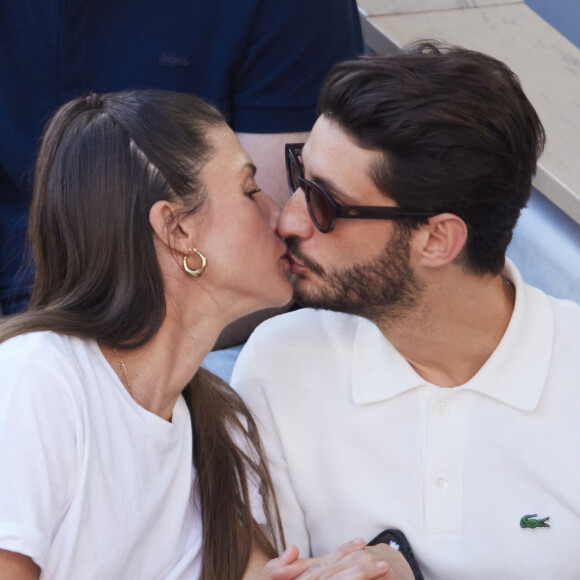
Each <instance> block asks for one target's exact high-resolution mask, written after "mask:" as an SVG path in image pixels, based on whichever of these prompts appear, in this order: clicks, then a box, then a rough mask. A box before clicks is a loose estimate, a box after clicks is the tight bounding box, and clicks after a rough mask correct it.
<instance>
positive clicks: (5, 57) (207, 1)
mask: <svg viewBox="0 0 580 580" xmlns="http://www.w3.org/2000/svg"><path fill="white" fill-rule="evenodd" d="M360 52H362V39H361V32H360V24H359V18H358V11H357V7H356V2H355V0H99V1H98V2H97V1H91V0H17V1H6V2H0V301H1V304H2V308H3V310H4V311H5V312H10V311H13V310H15V309H16V308H18V306H22V305H23V304H24V303H25V302H26V296H27V294H28V293H29V291H30V287H31V273H30V270H28V271H27V272H25V274H24V275H23V277H22V278H21V279H20V280H18V279H16V280H15V273H16V270H17V269H18V267H19V265H20V262H21V258H22V255H23V250H24V232H25V228H26V221H27V220H26V216H27V211H28V206H29V203H30V191H31V182H32V173H33V165H34V159H35V156H36V153H37V150H38V143H39V139H40V135H41V132H42V128H43V126H44V124H45V123H46V121H47V120H48V119H49V117H50V116H51V115H52V114H53V113H54V112H55V110H56V109H57V108H58V107H59V106H60V105H61V104H62V103H64V102H66V101H68V100H70V99H72V98H74V97H77V96H79V95H82V94H86V93H88V91H90V90H92V91H95V92H99V93H100V92H107V91H117V90H122V89H129V88H162V89H168V90H175V91H182V92H190V93H194V94H197V95H199V96H202V97H204V98H205V99H207V100H209V101H210V102H212V103H214V104H215V105H217V106H218V107H219V108H220V109H221V110H222V111H223V112H224V113H225V115H226V117H227V119H228V121H229V122H230V124H231V126H232V128H233V129H234V130H235V131H241V132H249V133H280V132H290V131H306V130H309V129H310V127H311V126H312V124H313V122H314V120H315V116H316V99H317V96H318V92H319V89H320V85H321V83H322V80H323V78H324V75H325V74H326V72H327V71H328V69H329V68H330V66H331V65H332V64H334V63H335V62H337V61H339V60H343V59H345V58H349V57H351V56H353V55H355V54H357V53H360ZM14 300H16V304H13V305H11V304H10V302H11V301H14Z"/></svg>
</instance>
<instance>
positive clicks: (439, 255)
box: [415, 213, 467, 268]
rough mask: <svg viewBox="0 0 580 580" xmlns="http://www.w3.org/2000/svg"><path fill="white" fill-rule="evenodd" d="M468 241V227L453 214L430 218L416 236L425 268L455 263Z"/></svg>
mask: <svg viewBox="0 0 580 580" xmlns="http://www.w3.org/2000/svg"><path fill="white" fill-rule="evenodd" d="M466 241H467V225H466V224H465V222H464V221H463V220H462V219H461V218H460V217H458V216H456V215H454V214H452V213H441V214H437V215H436V216H433V217H431V218H429V223H428V224H426V225H424V226H422V227H421V229H420V232H419V235H418V236H416V243H417V244H418V246H415V248H416V250H417V251H418V253H419V259H420V261H421V263H422V265H423V266H427V267H431V268H436V267H439V266H444V265H446V264H449V263H451V262H453V261H454V260H455V259H456V258H457V257H458V256H459V254H461V252H462V250H463V248H464V246H465V242H466Z"/></svg>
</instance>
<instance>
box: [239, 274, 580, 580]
mask: <svg viewBox="0 0 580 580" xmlns="http://www.w3.org/2000/svg"><path fill="white" fill-rule="evenodd" d="M505 274H506V276H507V277H508V278H509V279H510V280H512V281H513V282H514V284H515V287H516V304H515V308H514V312H513V315H512V318H511V321H510V324H509V326H508V328H507V330H506V332H505V334H504V336H503V338H502V340H501V342H500V344H499V345H498V347H497V348H496V350H495V351H494V352H493V354H492V355H491V356H490V358H489V359H488V360H487V361H486V363H485V364H484V365H483V367H482V368H481V369H480V370H479V371H478V372H477V373H476V375H475V376H474V377H473V378H472V379H470V380H469V381H468V382H467V383H465V384H464V385H461V386H458V387H455V388H452V389H447V388H441V387H438V386H436V385H434V384H431V383H428V382H426V381H425V379H423V378H422V377H421V376H420V375H419V374H417V373H416V372H415V370H414V369H413V367H412V366H411V365H410V364H409V363H408V362H407V361H406V360H405V359H404V357H403V356H401V354H400V353H398V352H397V351H396V349H395V348H394V347H393V346H392V345H391V344H390V343H389V342H388V341H387V340H386V339H385V337H384V336H383V334H382V333H381V332H380V330H379V329H378V328H377V327H376V326H375V325H374V324H372V323H371V322H369V321H368V320H366V319H364V318H359V317H356V316H349V315H346V314H339V313H335V312H328V311H322V310H320V311H313V310H308V309H305V310H299V311H297V312H293V313H290V314H284V315H282V316H278V317H276V318H274V319H271V320H269V321H267V322H265V323H264V324H262V325H261V326H260V327H259V328H258V329H257V330H256V331H255V332H254V334H253V335H252V337H251V338H250V340H249V341H248V343H247V345H246V347H245V348H244V350H243V351H242V353H241V355H240V358H239V359H238V363H237V365H236V368H235V370H234V374H233V378H232V385H233V386H234V388H236V389H237V390H238V391H239V392H240V394H241V395H242V396H243V398H244V399H245V401H246V403H247V404H248V406H249V407H250V410H251V411H252V412H253V414H254V416H255V418H256V422H257V425H258V428H259V429H260V434H261V436H262V440H263V442H264V446H265V449H266V453H267V455H268V458H269V460H270V464H271V469H272V477H273V480H274V486H275V488H276V494H277V498H278V501H279V506H280V511H281V515H282V521H283V524H284V531H285V535H286V540H287V542H289V543H295V544H297V545H298V546H299V548H300V549H301V552H302V554H303V555H308V553H309V552H311V553H313V554H320V553H323V552H326V551H328V550H330V549H332V548H334V547H336V546H337V545H338V544H340V543H342V542H345V541H347V540H349V539H352V538H355V537H359V536H360V537H364V538H366V539H367V540H370V539H371V538H372V537H374V536H375V535H376V534H378V533H379V532H380V531H382V530H383V529H385V528H399V529H401V530H402V531H403V532H404V533H405V534H406V535H407V537H408V538H409V541H410V543H411V545H412V547H413V551H414V553H415V555H416V556H417V559H418V561H419V564H420V566H421V569H422V571H423V574H424V576H425V578H426V579H427V580H476V579H477V580H480V579H481V580H484V579H485V580H488V579H490V578H494V579H499V578H501V579H509V580H528V579H530V578H542V579H550V580H556V579H557V580H578V578H580V555H579V546H580V493H579V490H580V306H578V305H577V304H574V303H572V302H568V301H562V300H555V299H553V298H550V297H548V296H546V295H545V294H543V293H542V292H541V291H539V290H537V289H535V288H532V287H531V286H528V285H526V284H524V282H523V281H522V279H521V277H520V275H519V273H518V271H517V270H516V269H515V267H513V266H512V265H510V264H508V267H507V268H506V273H505ZM546 518H549V519H546ZM543 520H544V521H543Z"/></svg>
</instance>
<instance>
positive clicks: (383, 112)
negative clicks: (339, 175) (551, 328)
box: [318, 41, 545, 274]
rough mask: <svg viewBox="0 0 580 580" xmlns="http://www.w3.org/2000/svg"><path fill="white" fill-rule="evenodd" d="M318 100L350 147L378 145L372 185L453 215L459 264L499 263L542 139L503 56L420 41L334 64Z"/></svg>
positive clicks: (481, 267)
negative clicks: (460, 230) (460, 223)
mask: <svg viewBox="0 0 580 580" xmlns="http://www.w3.org/2000/svg"><path fill="white" fill-rule="evenodd" d="M318 108H319V111H320V113H321V114H322V115H324V116H326V117H327V118H329V119H332V120H334V121H335V122H337V123H338V124H339V126H340V127H342V129H343V130H344V131H345V132H346V133H347V134H348V135H350V137H351V138H352V139H353V140H354V141H355V142H356V143H357V144H358V145H359V146H361V147H363V148H365V149H369V150H377V151H379V152H380V153H382V155H381V161H380V162H379V163H376V164H375V165H374V166H373V167H372V168H371V174H370V177H371V178H372V179H373V181H374V183H375V185H376V186H377V188H378V189H379V190H380V191H382V192H383V193H384V194H385V195H388V196H389V197H390V198H392V199H393V200H395V202H396V203H397V205H399V206H400V207H410V208H414V209H420V210H429V211H431V210H433V211H436V212H451V213H454V214H456V215H457V216H459V217H460V218H462V219H463V220H464V221H465V223H466V225H467V228H468V239H467V242H466V245H465V248H464V250H463V253H462V256H461V257H462V259H463V262H464V263H465V265H466V267H468V268H469V269H470V270H471V271H473V272H475V273H479V274H484V273H494V274H497V273H499V272H501V270H502V268H503V266H504V262H505V251H506V248H507V246H508V244H509V242H510V240H511V237H512V231H513V228H514V226H515V224H516V222H517V219H518V217H519V214H520V211H521V209H522V208H523V207H525V205H526V203H527V201H528V199H529V196H530V192H531V184H532V177H533V176H534V174H535V172H536V164H537V160H538V157H539V156H540V154H541V153H542V150H543V148H544V143H545V133H544V128H543V126H542V124H541V122H540V119H539V118H538V115H537V113H536V111H535V110H534V108H533V106H532V105H531V103H530V102H529V100H528V99H527V97H526V96H525V94H524V92H523V90H522V87H521V85H520V83H519V80H518V79H517V77H516V75H515V74H514V73H513V72H512V71H511V70H510V69H509V68H508V67H507V66H506V65H505V64H504V63H502V62H500V61H499V60H497V59H495V58H493V57H491V56H487V55H485V54H482V53H479V52H475V51H471V50H467V49H464V48H461V47H457V46H449V45H443V44H441V43H437V42H433V41H421V42H418V43H415V44H413V45H410V46H409V47H408V48H407V49H406V50H404V51H403V52H401V53H398V54H394V55H389V56H381V55H372V56H360V57H357V58H355V59H351V60H347V61H344V62H342V63H339V64H337V65H335V66H334V68H333V69H332V70H331V71H330V72H329V74H328V76H327V78H326V80H325V82H324V85H323V88H322V92H321V95H320V98H319V103H318ZM408 223H414V224H415V225H416V224H418V223H420V220H414V221H413V220H408Z"/></svg>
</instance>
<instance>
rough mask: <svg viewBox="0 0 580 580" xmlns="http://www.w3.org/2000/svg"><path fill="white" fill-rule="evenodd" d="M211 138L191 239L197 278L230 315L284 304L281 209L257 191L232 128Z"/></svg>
mask: <svg viewBox="0 0 580 580" xmlns="http://www.w3.org/2000/svg"><path fill="white" fill-rule="evenodd" d="M209 139H210V142H211V143H212V145H213V148H214V152H213V155H212V157H211V159H210V160H209V161H208V162H207V163H206V165H205V166H204V168H203V169H202V172H201V176H202V179H203V180H204V182H205V185H206V188H207V192H208V196H207V201H206V204H205V206H204V208H203V209H202V210H201V211H200V212H199V213H198V214H196V216H197V217H198V218H199V221H198V222H197V229H196V241H195V243H196V245H197V248H198V249H199V250H200V251H201V252H203V253H204V254H205V255H206V257H207V261H208V268H207V270H206V272H205V273H204V274H203V276H202V277H200V278H199V279H198V280H199V282H200V283H210V282H211V284H212V295H214V296H216V298H217V296H220V297H221V300H220V306H222V307H223V308H225V309H227V311H228V312H230V311H231V316H232V319H234V318H237V317H239V316H243V315H245V314H249V313H250V312H254V311H255V310H260V309H262V308H268V307H273V306H282V305H284V304H287V303H288V302H289V301H290V299H291V297H292V287H291V284H290V282H289V281H288V272H289V269H290V265H289V261H288V259H287V258H286V257H285V254H286V246H285V244H284V242H283V241H282V239H281V238H280V237H278V236H277V235H276V233H275V231H276V224H277V221H278V216H279V214H280V210H279V208H278V207H277V206H276V205H275V203H274V202H273V201H272V200H271V199H270V198H269V197H268V196H267V195H266V194H265V193H264V192H263V191H261V190H260V188H259V186H258V184H257V181H256V175H255V167H254V165H253V163H252V160H251V158H250V157H249V155H248V154H247V153H246V151H245V150H244V149H243V148H242V146H241V145H240V143H239V141H238V139H237V138H236V136H235V134H234V132H233V131H232V130H231V129H230V128H229V127H227V126H225V125H224V126H222V127H219V128H214V129H212V130H211V131H210V135H209ZM194 263H195V261H194ZM224 314H226V312H225V311H224Z"/></svg>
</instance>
